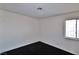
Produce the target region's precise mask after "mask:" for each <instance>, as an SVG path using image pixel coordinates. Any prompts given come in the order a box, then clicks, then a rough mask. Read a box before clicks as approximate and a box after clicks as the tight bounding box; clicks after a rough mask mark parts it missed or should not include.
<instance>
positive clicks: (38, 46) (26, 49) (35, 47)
mask: <svg viewBox="0 0 79 59" xmlns="http://www.w3.org/2000/svg"><path fill="white" fill-rule="evenodd" d="M2 55H74V54H72V53H69V52H67V51H64V50H61V49H59V48H56V47H53V46H50V45H48V44H46V43H43V42H40V41H39V42H35V43H32V44H29V45H26V46H23V47H20V48H16V49H13V50H10V51H7V52H4V53H2Z"/></svg>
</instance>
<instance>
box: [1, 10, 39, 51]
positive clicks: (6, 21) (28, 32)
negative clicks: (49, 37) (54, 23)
mask: <svg viewBox="0 0 79 59" xmlns="http://www.w3.org/2000/svg"><path fill="white" fill-rule="evenodd" d="M38 26H39V25H38V20H37V19H33V18H30V17H27V16H23V15H19V14H16V13H11V12H8V11H3V10H0V52H4V51H7V50H10V49H13V48H17V47H19V46H22V45H27V44H30V43H33V42H36V41H38V35H39V34H38V31H39V30H38Z"/></svg>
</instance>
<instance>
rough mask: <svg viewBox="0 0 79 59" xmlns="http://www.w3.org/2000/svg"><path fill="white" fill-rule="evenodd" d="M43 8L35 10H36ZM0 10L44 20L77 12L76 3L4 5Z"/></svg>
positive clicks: (0, 6)
mask: <svg viewBox="0 0 79 59" xmlns="http://www.w3.org/2000/svg"><path fill="white" fill-rule="evenodd" d="M39 7H41V8H43V9H42V10H37V8H39ZM0 8H1V9H4V10H8V11H11V12H16V13H19V14H23V15H26V16H31V17H35V18H45V17H48V16H55V15H59V14H63V13H69V12H78V11H79V4H78V3H4V4H0Z"/></svg>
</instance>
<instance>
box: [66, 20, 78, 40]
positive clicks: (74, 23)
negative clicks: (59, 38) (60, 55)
mask: <svg viewBox="0 0 79 59" xmlns="http://www.w3.org/2000/svg"><path fill="white" fill-rule="evenodd" d="M65 37H66V38H74V39H77V38H79V19H72V20H66V21H65Z"/></svg>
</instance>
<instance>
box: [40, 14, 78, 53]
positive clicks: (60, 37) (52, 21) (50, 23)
mask: <svg viewBox="0 0 79 59" xmlns="http://www.w3.org/2000/svg"><path fill="white" fill-rule="evenodd" d="M74 17H79V13H71V14H65V15H60V16H56V17H49V18H45V19H41V20H40V27H41V35H40V36H41V39H42V41H43V42H46V43H48V44H50V45H53V46H56V47H58V48H61V49H64V50H66V51H69V52H72V53H74V54H79V41H76V40H68V39H64V21H65V20H66V19H68V18H74Z"/></svg>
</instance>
